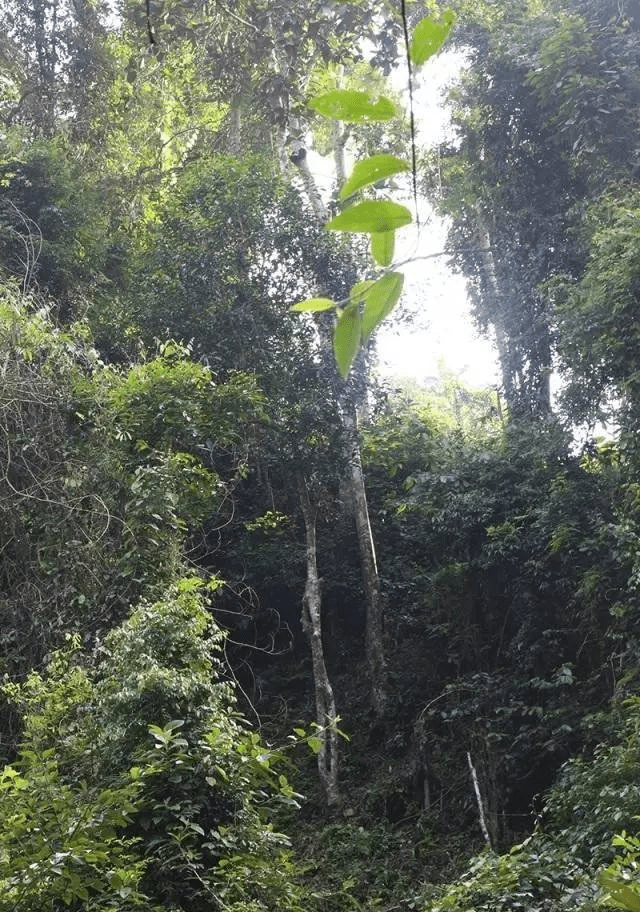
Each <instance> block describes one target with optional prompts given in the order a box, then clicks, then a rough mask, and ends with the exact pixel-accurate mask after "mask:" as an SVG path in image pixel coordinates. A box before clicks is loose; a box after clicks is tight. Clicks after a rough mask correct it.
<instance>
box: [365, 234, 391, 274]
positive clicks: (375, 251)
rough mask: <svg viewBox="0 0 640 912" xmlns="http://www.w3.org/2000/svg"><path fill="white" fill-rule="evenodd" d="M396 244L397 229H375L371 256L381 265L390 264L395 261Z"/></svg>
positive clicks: (372, 237)
mask: <svg viewBox="0 0 640 912" xmlns="http://www.w3.org/2000/svg"><path fill="white" fill-rule="evenodd" d="M395 246H396V233H395V231H373V232H372V233H371V256H372V257H373V258H374V260H375V261H376V263H377V264H378V265H379V266H389V264H390V263H391V262H392V261H393V251H394V250H395Z"/></svg>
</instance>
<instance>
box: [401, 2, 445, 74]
mask: <svg viewBox="0 0 640 912" xmlns="http://www.w3.org/2000/svg"><path fill="white" fill-rule="evenodd" d="M455 21H456V14H455V13H454V12H453V11H452V10H445V11H444V12H443V13H442V14H441V15H440V17H439V18H438V19H430V18H428V17H427V18H426V19H421V20H420V22H419V23H418V24H417V25H416V27H415V29H414V32H413V37H412V39H411V50H410V54H411V62H412V63H413V65H414V66H417V67H419V66H422V64H423V63H425V62H426V61H427V60H428V59H429V58H430V57H433V55H434V54H437V53H438V51H439V50H440V48H441V47H442V45H443V44H444V43H445V41H446V40H447V38H448V37H449V34H450V32H451V29H452V28H453V26H454V23H455Z"/></svg>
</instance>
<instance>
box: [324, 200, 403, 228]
mask: <svg viewBox="0 0 640 912" xmlns="http://www.w3.org/2000/svg"><path fill="white" fill-rule="evenodd" d="M410 222H411V213H410V212H409V210H408V209H407V207H406V206H401V205H400V203H394V202H392V200H365V201H364V202H362V203H356V205H355V206H351V208H350V209H346V210H345V211H344V212H341V213H340V215H336V217H335V218H333V219H331V221H330V222H329V223H328V224H327V225H326V226H325V227H326V229H327V230H328V231H364V232H366V233H367V234H369V233H371V232H377V231H393V229H394V228H402V226H403V225H408V224H409V223H410Z"/></svg>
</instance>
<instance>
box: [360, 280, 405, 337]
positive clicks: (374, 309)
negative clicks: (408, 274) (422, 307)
mask: <svg viewBox="0 0 640 912" xmlns="http://www.w3.org/2000/svg"><path fill="white" fill-rule="evenodd" d="M403 284H404V276H403V275H402V273H401V272H388V273H387V274H386V275H383V276H382V278H380V279H378V281H377V282H374V283H373V285H372V286H371V288H370V289H369V290H368V291H367V294H366V299H365V304H364V313H363V315H362V335H363V336H364V338H365V339H368V338H369V336H370V335H371V333H372V332H373V331H374V329H376V327H377V326H379V325H380V323H382V321H383V320H384V319H385V317H388V316H389V314H390V313H391V311H392V310H393V308H394V307H395V306H396V304H397V303H398V299H399V297H400V295H401V294H402V286H403Z"/></svg>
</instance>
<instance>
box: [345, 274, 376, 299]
mask: <svg viewBox="0 0 640 912" xmlns="http://www.w3.org/2000/svg"><path fill="white" fill-rule="evenodd" d="M375 283H376V280H375V279H365V280H364V282H356V284H355V285H353V286H352V288H351V290H350V292H349V300H350V301H351V303H352V304H364V302H365V300H366V297H367V291H368V290H369V289H370V288H371V286H372V285H375Z"/></svg>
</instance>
